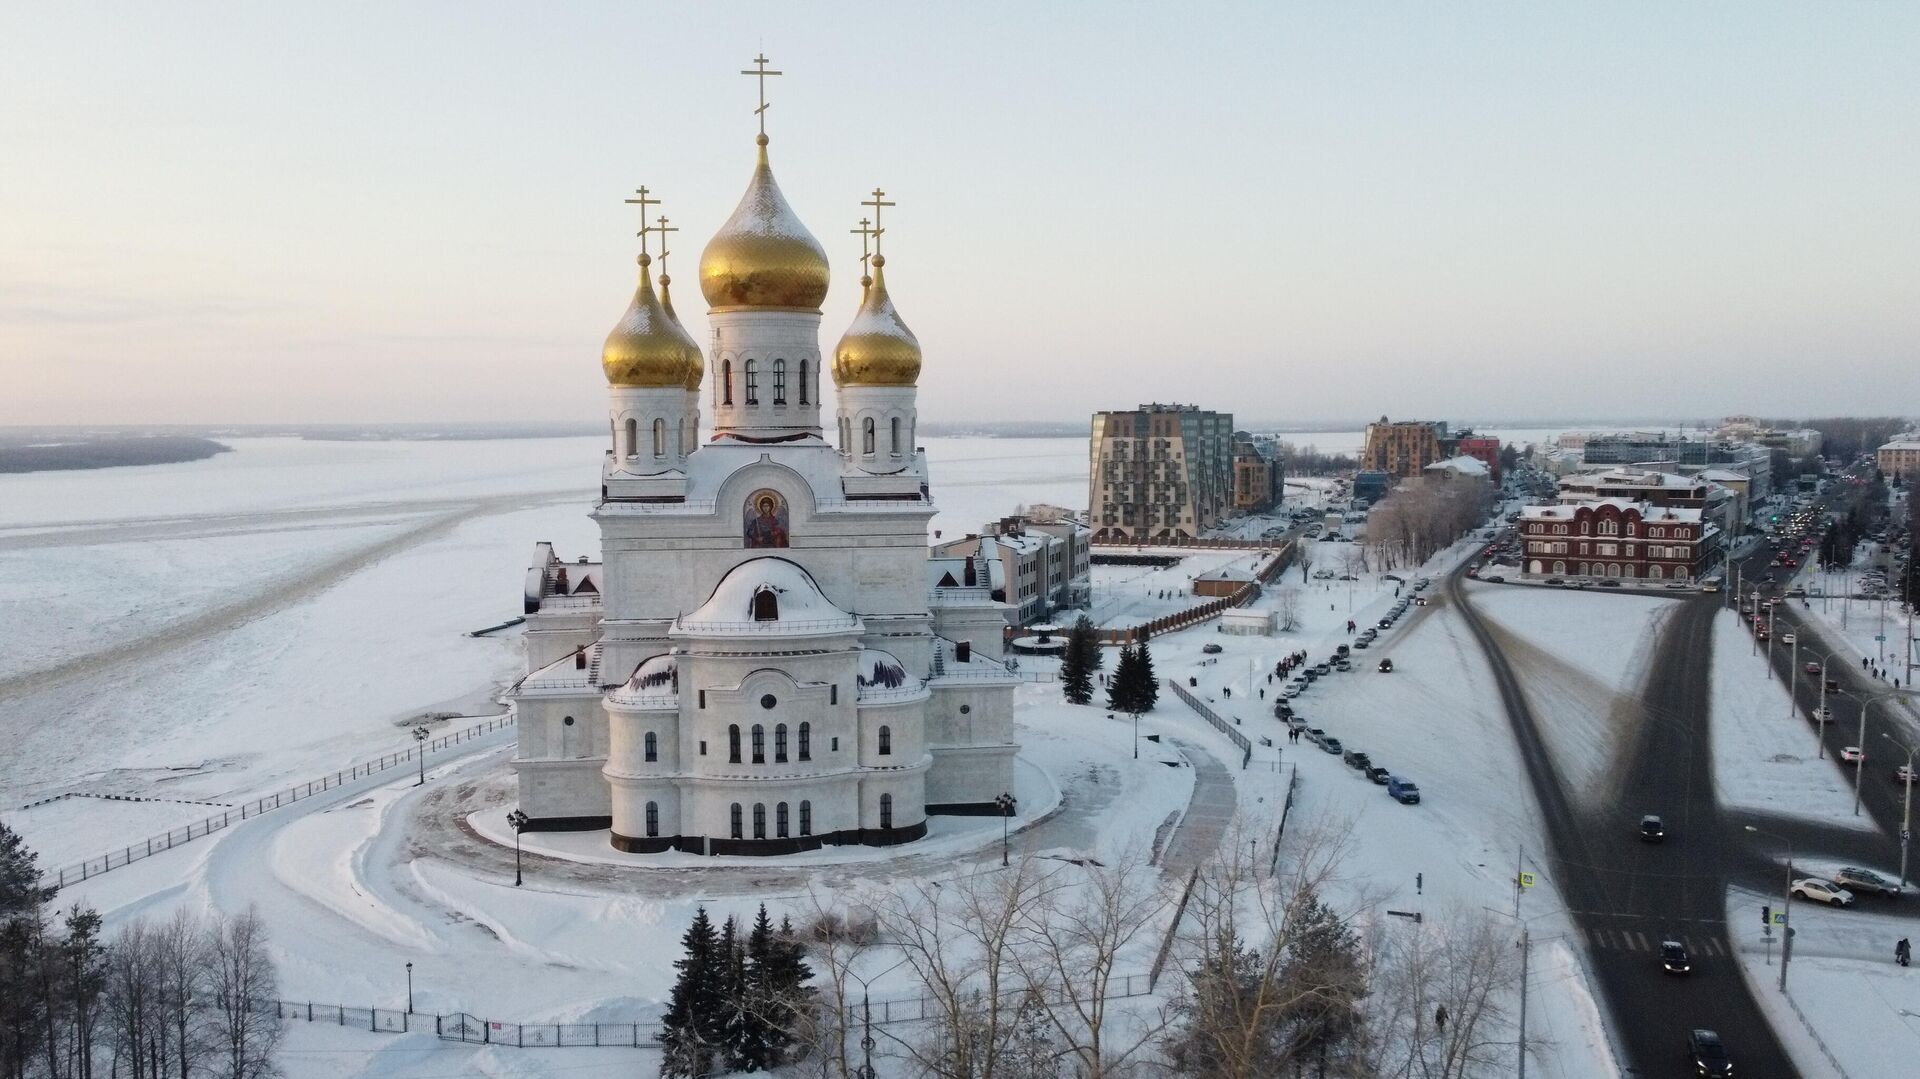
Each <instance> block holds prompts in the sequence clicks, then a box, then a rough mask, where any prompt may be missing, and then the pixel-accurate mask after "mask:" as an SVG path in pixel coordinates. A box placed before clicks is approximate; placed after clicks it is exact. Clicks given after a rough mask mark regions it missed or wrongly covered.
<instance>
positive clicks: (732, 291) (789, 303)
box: [700, 135, 830, 311]
mask: <svg viewBox="0 0 1920 1079" xmlns="http://www.w3.org/2000/svg"><path fill="white" fill-rule="evenodd" d="M766 138H767V137H766V136H765V135H762V136H760V138H759V142H760V162H759V164H757V165H755V166H754V169H753V179H752V180H750V181H748V183H747V193H746V194H745V195H742V196H741V197H740V205H739V206H737V207H735V209H734V211H733V216H732V217H730V218H728V219H727V223H726V224H725V225H722V226H721V227H720V231H719V232H717V233H715V234H714V236H713V239H711V240H708V241H707V248H706V250H705V251H702V252H701V253H700V292H701V293H702V294H703V295H705V296H706V298H707V306H709V307H711V308H713V309H715V310H721V309H725V308H732V307H770V308H776V309H778V308H785V309H793V310H802V311H818V310H819V309H820V304H821V303H822V302H824V301H825V300H826V298H827V280H828V277H829V276H830V275H829V274H828V267H827V253H826V250H825V249H824V248H822V247H821V246H820V241H818V240H816V239H814V238H813V234H812V233H810V232H808V231H807V227H806V226H805V225H803V224H801V223H800V218H799V216H798V215H796V214H795V213H794V212H793V208H792V207H791V206H788V205H787V200H786V197H785V196H784V195H782V194H780V185H779V184H777V183H775V182H774V179H773V166H771V165H769V164H768V163H767V143H766Z"/></svg>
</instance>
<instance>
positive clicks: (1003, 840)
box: [993, 794, 1016, 868]
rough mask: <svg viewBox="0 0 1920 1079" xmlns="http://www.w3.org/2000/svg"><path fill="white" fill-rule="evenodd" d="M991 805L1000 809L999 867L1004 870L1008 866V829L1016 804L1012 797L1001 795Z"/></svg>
mask: <svg viewBox="0 0 1920 1079" xmlns="http://www.w3.org/2000/svg"><path fill="white" fill-rule="evenodd" d="M993 804H994V805H997V806H999V807H1000V865H1001V867H1002V868H1005V867H1006V866H1007V865H1008V864H1010V863H1009V862H1008V861H1007V845H1008V842H1009V839H1008V837H1009V835H1010V832H1009V827H1010V824H1011V822H1012V820H1013V807H1014V805H1015V804H1016V803H1015V801H1014V798H1013V795H1011V794H1002V795H1001V796H1000V797H998V798H995V799H994V800H993Z"/></svg>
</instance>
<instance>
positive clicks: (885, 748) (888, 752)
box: [880, 723, 893, 757]
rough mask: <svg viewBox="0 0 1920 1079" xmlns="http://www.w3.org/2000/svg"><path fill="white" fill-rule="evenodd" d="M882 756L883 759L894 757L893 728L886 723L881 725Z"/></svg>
mask: <svg viewBox="0 0 1920 1079" xmlns="http://www.w3.org/2000/svg"><path fill="white" fill-rule="evenodd" d="M880 755H881V756H882V757H890V756H892V755H893V728H892V727H889V726H887V725H886V724H884V723H883V724H881V725H880Z"/></svg>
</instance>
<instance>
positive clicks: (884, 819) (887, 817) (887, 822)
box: [880, 728, 893, 832]
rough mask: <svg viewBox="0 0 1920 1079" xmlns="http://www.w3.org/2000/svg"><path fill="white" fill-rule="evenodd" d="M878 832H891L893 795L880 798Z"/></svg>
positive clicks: (884, 795)
mask: <svg viewBox="0 0 1920 1079" xmlns="http://www.w3.org/2000/svg"><path fill="white" fill-rule="evenodd" d="M883 729H884V728H883ZM880 830H881V831H883V832H887V831H892V830H893V795H891V794H883V795H881V796H880Z"/></svg>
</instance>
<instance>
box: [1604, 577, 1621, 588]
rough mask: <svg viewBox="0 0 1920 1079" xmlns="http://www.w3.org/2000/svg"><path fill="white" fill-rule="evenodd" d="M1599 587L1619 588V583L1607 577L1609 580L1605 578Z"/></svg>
mask: <svg viewBox="0 0 1920 1079" xmlns="http://www.w3.org/2000/svg"><path fill="white" fill-rule="evenodd" d="M1600 587H1602V588H1619V587H1620V582H1619V581H1616V580H1614V579H1613V578H1611V577H1609V578H1607V579H1606V580H1604V581H1601V582H1600Z"/></svg>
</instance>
